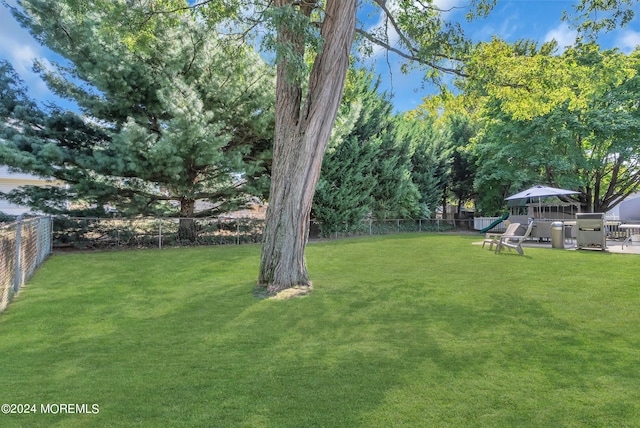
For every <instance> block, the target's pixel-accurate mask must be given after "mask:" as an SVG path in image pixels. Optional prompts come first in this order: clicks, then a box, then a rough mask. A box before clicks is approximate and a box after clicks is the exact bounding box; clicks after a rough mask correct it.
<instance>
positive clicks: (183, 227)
mask: <svg viewBox="0 0 640 428" xmlns="http://www.w3.org/2000/svg"><path fill="white" fill-rule="evenodd" d="M195 207H196V200H195V199H193V198H187V197H182V198H181V199H180V224H179V225H178V239H179V240H185V241H189V242H196V239H197V235H198V234H197V231H196V223H195V221H193V213H194V211H195Z"/></svg>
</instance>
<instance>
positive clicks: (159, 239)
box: [158, 218, 162, 250]
mask: <svg viewBox="0 0 640 428" xmlns="http://www.w3.org/2000/svg"><path fill="white" fill-rule="evenodd" d="M158 248H159V249H160V250H161V249H162V219H161V218H159V219H158Z"/></svg>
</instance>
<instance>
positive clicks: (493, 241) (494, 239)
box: [482, 223, 520, 250]
mask: <svg viewBox="0 0 640 428" xmlns="http://www.w3.org/2000/svg"><path fill="white" fill-rule="evenodd" d="M519 227H520V223H510V224H509V225H508V226H507V230H506V231H505V232H504V233H491V232H489V233H487V234H486V235H485V237H484V241H482V248H484V244H489V249H490V250H493V246H494V245H498V242H500V238H502V237H503V236H505V235H513V234H515V233H516V230H518V228H519Z"/></svg>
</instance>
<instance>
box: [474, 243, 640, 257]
mask: <svg viewBox="0 0 640 428" xmlns="http://www.w3.org/2000/svg"><path fill="white" fill-rule="evenodd" d="M622 243H623V241H622V240H615V241H613V240H607V247H606V249H605V250H604V251H605V252H608V253H619V254H640V243H639V242H635V243H634V242H630V243H629V244H630V245H629V244H625V246H624V248H622ZM480 244H482V242H480ZM522 246H523V247H524V248H526V247H529V248H549V249H552V248H551V242H550V241H543V242H538V241H535V240H529V241H525V242H524V243H523V244H522ZM564 249H565V250H574V251H575V250H577V247H576V241H575V240H565V242H564ZM556 250H557V248H556ZM580 251H602V250H600V249H599V248H594V249H581V250H580Z"/></svg>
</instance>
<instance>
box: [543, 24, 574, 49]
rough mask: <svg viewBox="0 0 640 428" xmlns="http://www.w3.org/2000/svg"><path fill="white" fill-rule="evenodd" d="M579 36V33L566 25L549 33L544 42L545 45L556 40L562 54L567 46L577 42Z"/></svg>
mask: <svg viewBox="0 0 640 428" xmlns="http://www.w3.org/2000/svg"><path fill="white" fill-rule="evenodd" d="M577 36H578V33H577V32H576V31H575V30H572V29H570V28H569V27H568V26H567V25H566V24H561V25H559V26H557V27H556V28H554V29H553V30H550V31H548V32H547V34H545V36H544V39H543V40H544V42H545V43H546V42H550V41H552V40H555V41H556V42H558V48H559V49H560V52H562V51H564V49H565V48H566V47H567V46H572V45H573V44H574V43H575V42H576V37H577Z"/></svg>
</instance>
